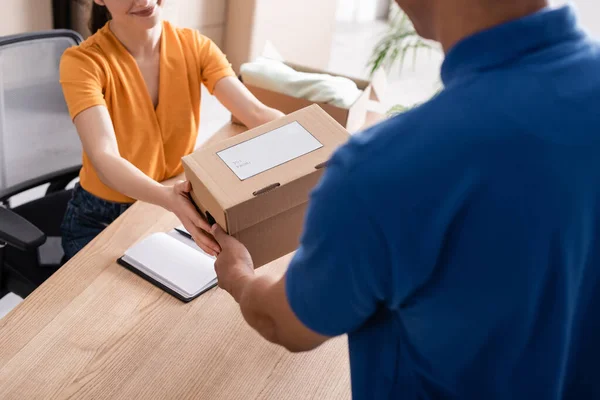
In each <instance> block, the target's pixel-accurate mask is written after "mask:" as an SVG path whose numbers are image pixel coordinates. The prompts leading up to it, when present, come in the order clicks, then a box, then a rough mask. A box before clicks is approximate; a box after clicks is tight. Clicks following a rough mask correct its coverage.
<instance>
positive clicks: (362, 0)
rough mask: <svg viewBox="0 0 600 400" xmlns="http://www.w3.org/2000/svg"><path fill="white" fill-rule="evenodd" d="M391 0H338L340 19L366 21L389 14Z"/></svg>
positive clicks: (338, 17) (338, 16) (338, 15)
mask: <svg viewBox="0 0 600 400" xmlns="http://www.w3.org/2000/svg"><path fill="white" fill-rule="evenodd" d="M389 7H390V0H337V15H336V19H337V20H338V21H350V22H365V21H373V20H375V19H380V18H382V17H384V16H386V15H387V11H388V10H389Z"/></svg>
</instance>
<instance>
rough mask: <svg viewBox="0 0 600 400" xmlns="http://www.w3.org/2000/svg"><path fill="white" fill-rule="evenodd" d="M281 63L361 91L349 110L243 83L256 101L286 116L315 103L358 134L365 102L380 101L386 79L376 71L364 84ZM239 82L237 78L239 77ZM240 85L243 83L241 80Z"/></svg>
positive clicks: (365, 105)
mask: <svg viewBox="0 0 600 400" xmlns="http://www.w3.org/2000/svg"><path fill="white" fill-rule="evenodd" d="M284 64H286V65H288V66H289V67H292V68H293V69H295V70H296V71H300V72H309V73H322V74H329V75H333V76H341V77H344V78H348V79H350V80H352V81H353V82H355V83H356V85H357V86H358V88H359V89H360V90H362V91H363V92H362V94H361V95H360V97H359V98H358V99H357V100H356V101H355V102H354V104H352V106H351V107H350V108H349V109H346V108H341V107H336V106H334V105H331V104H326V103H315V102H312V101H309V100H306V99H301V98H297V97H291V96H288V95H286V94H283V93H278V92H273V91H271V90H266V89H262V88H259V87H256V86H253V85H249V84H246V83H244V85H245V86H246V87H247V88H248V90H250V92H252V94H254V96H256V98H257V99H258V100H260V101H261V102H262V103H263V104H265V105H267V106H269V107H272V108H275V109H277V110H280V111H282V112H284V113H286V114H289V113H292V112H294V111H297V110H301V109H303V108H305V107H308V106H310V105H311V104H318V105H319V106H320V107H321V108H322V109H323V110H325V111H326V112H327V113H328V114H329V115H331V116H332V117H333V119H335V120H336V121H337V122H338V123H339V124H340V125H342V126H343V127H344V128H346V129H347V130H348V131H350V132H356V131H359V130H360V129H361V128H362V126H363V125H364V124H365V121H366V116H367V112H368V111H369V102H370V101H378V102H381V101H382V100H383V95H384V91H385V86H386V81H387V78H386V76H385V72H383V70H382V69H379V70H378V71H377V72H376V73H375V74H374V75H373V79H371V80H370V81H366V80H363V79H357V78H352V77H349V76H344V75H339V74H334V73H332V72H326V71H322V70H318V69H314V68H309V67H303V66H300V65H296V64H293V63H289V62H284ZM240 80H242V79H241V77H240ZM242 83H243V80H242ZM231 120H232V122H234V123H236V124H241V122H240V120H238V119H237V118H236V117H235V116H232V118H231Z"/></svg>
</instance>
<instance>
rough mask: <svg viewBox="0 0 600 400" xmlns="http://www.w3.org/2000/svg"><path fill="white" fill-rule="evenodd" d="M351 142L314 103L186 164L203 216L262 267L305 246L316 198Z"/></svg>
mask: <svg viewBox="0 0 600 400" xmlns="http://www.w3.org/2000/svg"><path fill="white" fill-rule="evenodd" d="M348 138H349V133H348V132H347V131H346V130H345V129H344V128H343V127H342V126H340V125H339V124H338V123H337V122H336V121H335V120H334V119H333V118H331V117H330V116H329V115H328V114H327V113H326V112H325V111H323V110H322V109H321V108H320V107H319V106H317V105H312V106H310V107H307V108H305V109H302V110H300V111H297V112H294V113H292V114H290V115H287V116H286V117H284V118H281V119H279V120H277V121H273V122H270V123H268V124H265V125H262V126H260V127H258V128H255V129H253V130H250V131H247V132H244V133H242V134H240V135H238V136H235V137H233V138H230V139H228V140H225V141H223V142H220V143H218V144H215V145H213V146H210V147H208V148H204V149H200V150H198V151H196V152H195V153H193V154H191V155H189V156H186V157H184V158H183V166H184V168H185V174H186V177H187V179H188V180H189V181H190V182H191V183H192V194H191V195H192V198H193V200H194V202H195V203H196V205H197V206H198V208H199V210H200V212H201V213H202V214H203V215H206V216H207V218H208V219H209V221H210V220H211V219H212V220H214V221H216V222H217V223H218V224H219V225H220V226H221V227H222V228H223V229H224V230H225V231H227V232H228V233H229V234H230V235H232V236H234V237H235V238H237V239H238V240H239V241H241V242H242V243H243V244H244V245H245V246H246V247H247V248H248V250H249V251H250V254H251V255H252V259H253V261H254V266H255V267H260V266H262V265H265V264H267V263H269V262H271V261H273V260H276V259H278V258H280V257H282V256H284V255H286V254H289V253H291V252H293V251H295V250H296V249H297V248H298V244H299V242H300V234H301V233H302V229H303V224H304V214H305V211H306V207H307V203H308V200H309V195H310V192H311V191H312V189H313V188H314V186H315V185H316V184H317V182H318V181H319V179H320V178H321V175H322V174H323V169H324V167H325V164H326V162H327V161H328V160H329V158H330V157H331V155H332V154H333V152H334V151H335V150H336V149H337V148H338V147H339V146H340V145H342V144H344V143H345V142H346V141H347V140H348ZM211 222H212V221H211Z"/></svg>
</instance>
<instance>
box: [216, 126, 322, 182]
mask: <svg viewBox="0 0 600 400" xmlns="http://www.w3.org/2000/svg"><path fill="white" fill-rule="evenodd" d="M321 147H323V144H321V142H319V141H318V140H317V139H316V138H315V137H314V136H313V135H311V134H310V132H309V131H307V130H306V129H304V127H303V126H302V125H300V124H299V123H298V122H296V121H295V122H292V123H290V124H287V125H284V126H282V127H280V128H277V129H275V130H272V131H270V132H267V133H265V134H263V135H260V136H257V137H255V138H252V139H250V140H247V141H245V142H243V143H240V144H237V145H235V146H233V147H230V148H228V149H225V150H221V151H220V152H218V153H217V155H218V156H219V157H220V158H221V160H223V161H224V162H225V164H227V166H228V167H229V168H231V170H232V171H233V172H234V173H235V174H236V175H237V177H238V178H240V179H241V180H245V179H248V178H250V177H253V176H255V175H258V174H260V173H261V172H265V171H267V170H269V169H271V168H275V167H276V166H278V165H281V164H285V163H286V162H288V161H290V160H293V159H295V158H298V157H301V156H303V155H305V154H308V153H310V152H311V151H315V150H317V149H320V148H321Z"/></svg>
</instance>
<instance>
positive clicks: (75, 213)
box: [61, 184, 131, 261]
mask: <svg viewBox="0 0 600 400" xmlns="http://www.w3.org/2000/svg"><path fill="white" fill-rule="evenodd" d="M130 206H131V204H129V203H113V202H110V201H106V200H102V199H100V198H98V197H96V196H94V195H93V194H91V193H89V192H87V191H86V190H85V189H83V188H82V187H81V186H80V185H79V184H77V185H76V186H75V188H74V189H73V196H72V197H71V200H70V201H69V204H68V205H67V211H66V213H65V217H64V219H63V222H62V225H61V235H62V247H63V250H64V252H65V258H64V261H68V260H69V259H70V258H72V257H73V256H74V255H75V254H77V253H78V252H79V250H81V249H83V248H84V247H85V246H86V245H87V244H88V243H89V242H91V241H92V240H93V239H94V238H95V237H96V236H98V234H99V233H100V232H102V231H103V230H104V229H105V228H106V227H107V226H108V225H110V224H111V223H112V222H113V221H114V220H116V219H117V218H118V217H119V215H121V214H123V213H124V212H125V210H127V209H128V208H129V207H130Z"/></svg>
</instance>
